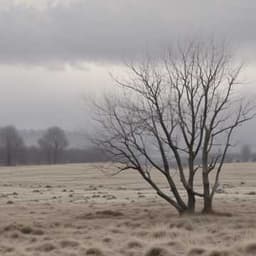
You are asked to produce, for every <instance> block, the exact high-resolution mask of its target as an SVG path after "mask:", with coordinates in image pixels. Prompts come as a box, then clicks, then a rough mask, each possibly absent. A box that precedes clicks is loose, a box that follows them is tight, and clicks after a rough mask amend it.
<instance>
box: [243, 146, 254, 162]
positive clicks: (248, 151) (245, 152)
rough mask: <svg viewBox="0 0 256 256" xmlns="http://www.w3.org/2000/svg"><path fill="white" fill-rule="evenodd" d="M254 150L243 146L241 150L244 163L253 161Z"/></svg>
mask: <svg viewBox="0 0 256 256" xmlns="http://www.w3.org/2000/svg"><path fill="white" fill-rule="evenodd" d="M251 156H252V150H251V147H250V146H249V145H243V146H242V148H241V160H242V161H243V162H248V161H249V160H250V159H251Z"/></svg>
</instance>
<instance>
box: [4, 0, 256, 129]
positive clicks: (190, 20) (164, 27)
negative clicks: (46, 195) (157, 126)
mask: <svg viewBox="0 0 256 256" xmlns="http://www.w3.org/2000/svg"><path fill="white" fill-rule="evenodd" d="M255 13H256V1H252V0H193V1H189V0H186V1H184V0H158V1H156V0H59V1H58V0H16V1H15V0H0V87H1V93H0V104H1V107H0V120H1V123H0V124H1V125H6V124H14V125H16V126H17V127H18V128H45V127H47V126H49V125H60V126H62V127H64V128H66V129H69V130H82V129H86V126H87V125H88V118H87V111H88V109H87V106H86V104H85V102H84V101H85V98H86V97H91V98H93V97H95V95H97V94H99V93H100V92H102V91H107V90H110V88H111V87H110V86H111V79H110V78H109V75H108V73H109V71H112V72H113V70H114V71H115V70H117V72H118V70H120V69H122V62H123V61H124V60H127V59H129V60H132V59H134V58H136V56H138V55H139V54H141V53H142V52H153V53H155V52H156V53H157V52H158V51H160V50H161V49H164V48H165V47H168V46H170V45H171V44H173V43H174V44H175V43H176V42H177V41H182V40H187V39H189V38H190V39H191V38H198V37H204V38H207V37H211V38H215V39H218V40H227V41H228V42H230V43H232V46H234V49H235V50H236V54H237V56H238V58H240V59H241V60H242V61H243V62H245V63H247V68H246V70H245V77H246V81H247V82H248V83H247V91H250V90H253V87H254V83H255V82H256V75H255V70H256V64H255V63H256V62H255V57H256V54H255V53H256V47H255V46H256V33H255V32H254V30H255V27H256V15H255ZM248 129H249V128H248ZM250 131H252V130H250Z"/></svg>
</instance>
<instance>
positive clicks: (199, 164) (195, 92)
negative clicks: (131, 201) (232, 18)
mask: <svg viewBox="0 0 256 256" xmlns="http://www.w3.org/2000/svg"><path fill="white" fill-rule="evenodd" d="M240 71H241V67H240V66H238V67H235V64H234V62H233V60H232V58H231V55H229V54H227V52H226V50H225V48H224V47H215V46H214V45H211V46H209V45H204V44H200V43H192V44H190V45H189V46H188V47H178V49H177V50H175V51H169V52H168V54H167V56H166V57H165V58H163V59H161V60H158V61H150V60H146V61H144V62H143V63H139V64H138V63H137V64H132V65H127V77H125V78H123V79H115V82H116V85H117V88H118V89H119V90H118V93H116V95H112V96H105V98H104V100H103V102H101V103H97V104H96V109H97V113H96V114H97V115H96V121H98V123H99V125H100V127H101V129H100V133H99V134H98V135H97V138H95V140H94V141H95V143H97V145H98V146H100V147H102V148H104V149H105V150H106V152H108V153H110V154H111V155H112V156H113V157H114V158H115V161H117V162H119V163H120V166H119V171H123V170H128V169H134V170H136V171H138V172H139V174H140V175H141V176H142V178H143V179H144V180H145V181H146V182H147V183H148V184H150V185H151V186H152V188H153V189H154V190H155V191H156V193H157V194H158V195H159V196H160V197H162V198H163V199H165V200H166V201H167V202H169V203H170V204H171V205H172V206H173V207H175V208H176V209H177V211H178V212H179V213H180V214H183V213H193V212H194V211H195V206H196V198H198V197H200V198H202V199H203V202H204V206H203V210H202V212H203V213H211V212H213V207H212V202H213V197H214V194H215V190H216V188H217V186H218V182H219V177H220V173H221V170H222V167H223V163H224V160H225V157H226V154H227V152H228V149H229V147H230V146H231V136H232V134H233V132H234V130H235V129H236V128H237V127H239V126H240V125H241V124H242V123H244V122H246V121H248V120H250V119H251V118H252V117H253V116H254V114H253V113H252V110H253V109H252V108H251V107H250V105H249V104H247V103H242V102H240V100H239V87H238V85H239V83H238V75H239V73H240ZM236 92H238V93H237V94H236ZM196 173H198V174H197V175H198V176H199V175H200V176H199V177H201V178H200V179H199V180H200V183H201V189H200V188H199V189H198V191H197V190H196V188H195V175H196ZM210 174H211V179H210ZM155 175H161V176H163V178H164V180H165V181H166V184H167V186H168V188H169V189H167V190H166V189H164V188H163V187H162V186H161V184H158V183H157V181H156V179H155V177H156V176H155ZM184 192H185V195H184Z"/></svg>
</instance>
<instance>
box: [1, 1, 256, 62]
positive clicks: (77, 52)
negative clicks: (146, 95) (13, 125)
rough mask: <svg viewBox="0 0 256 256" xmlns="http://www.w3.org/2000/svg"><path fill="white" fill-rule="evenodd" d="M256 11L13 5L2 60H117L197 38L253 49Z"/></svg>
mask: <svg viewBox="0 0 256 256" xmlns="http://www.w3.org/2000/svg"><path fill="white" fill-rule="evenodd" d="M38 1H40V0H38ZM255 9H256V2H255V1H251V0H239V1H238V0H237V1H233V0H225V1H222V0H212V1H207V0H195V1H185V0H175V1H174V0H159V1H155V0H140V1H137V0H129V1H127V0H107V1H102V0H81V1H78V0H76V1H73V2H72V1H71V3H70V4H69V5H62V4H55V5H51V6H50V5H49V6H48V7H46V8H44V9H40V10H38V9H36V8H33V7H28V6H27V5H22V4H19V5H12V6H9V7H8V8H2V9H1V11H0V56H1V58H0V61H1V62H2V63H35V62H36V63H45V62H64V61H65V62H66V61H68V62H79V61H84V60H85V61H97V60H98V61H113V60H119V59H123V58H126V57H134V56H135V55H136V54H139V53H141V52H142V51H157V50H158V49H160V48H163V47H166V46H168V45H169V44H171V43H173V42H176V41H177V40H182V39H184V38H193V37H197V36H200V37H202V36H206V37H207V36H211V37H212V36H213V37H217V38H221V39H228V40H231V41H232V42H233V43H234V44H237V45H238V46H239V47H247V48H248V47H249V48H250V47H251V48H252V45H253V44H254V43H255V39H256V38H255V37H256V36H255V33H253V29H254V27H255V25H256V16H255V13H254V11H255Z"/></svg>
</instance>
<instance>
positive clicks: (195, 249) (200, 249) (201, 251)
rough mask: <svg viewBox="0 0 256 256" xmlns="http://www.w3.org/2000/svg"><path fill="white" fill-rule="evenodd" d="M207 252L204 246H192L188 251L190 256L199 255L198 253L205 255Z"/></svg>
mask: <svg viewBox="0 0 256 256" xmlns="http://www.w3.org/2000/svg"><path fill="white" fill-rule="evenodd" d="M205 252H206V250H205V249H203V248H192V249H191V250H189V252H188V254H187V255H188V256H198V255H203V254H204V253H205Z"/></svg>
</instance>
